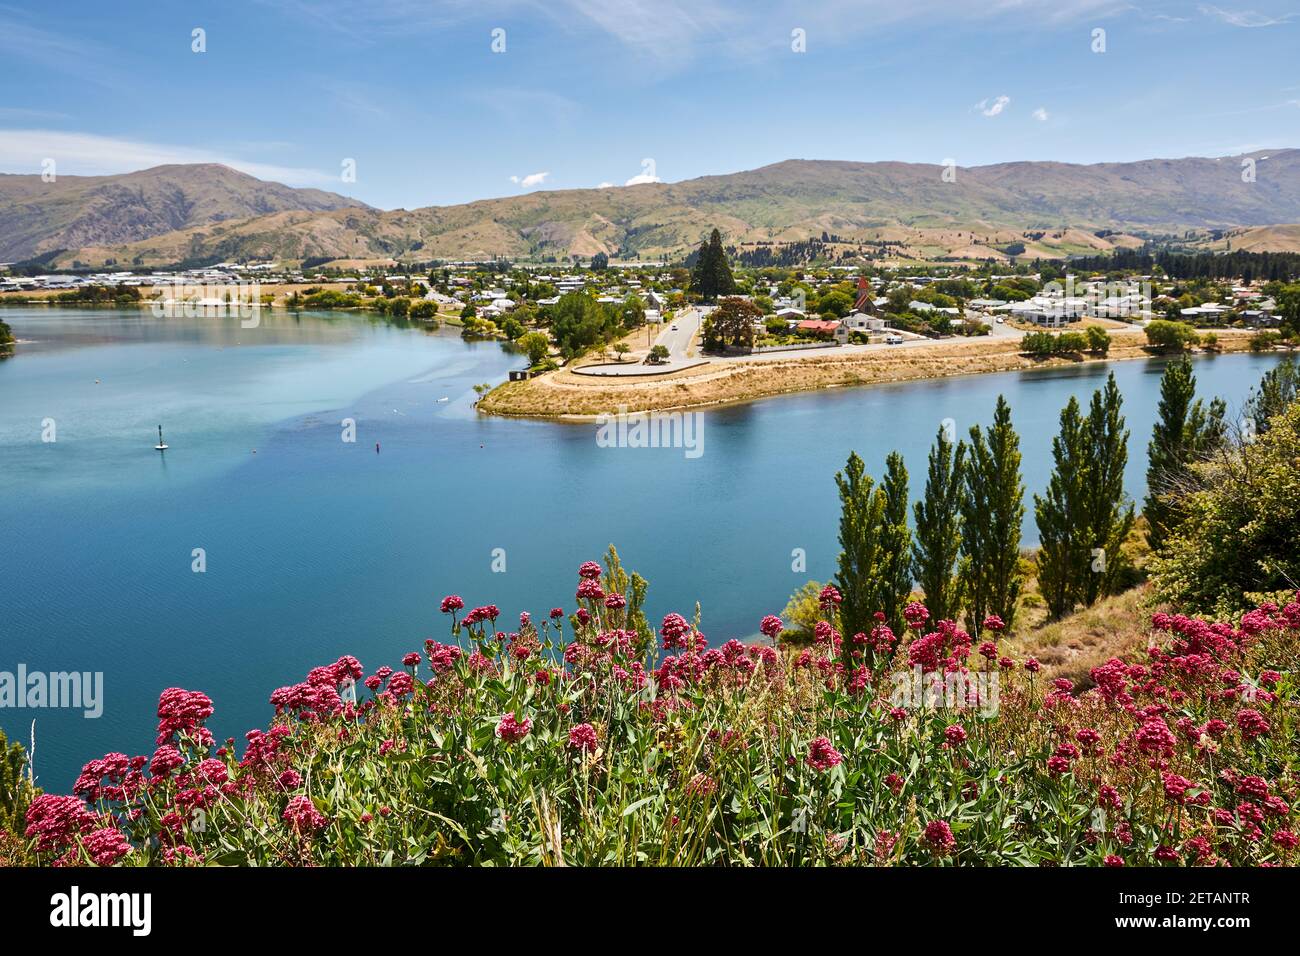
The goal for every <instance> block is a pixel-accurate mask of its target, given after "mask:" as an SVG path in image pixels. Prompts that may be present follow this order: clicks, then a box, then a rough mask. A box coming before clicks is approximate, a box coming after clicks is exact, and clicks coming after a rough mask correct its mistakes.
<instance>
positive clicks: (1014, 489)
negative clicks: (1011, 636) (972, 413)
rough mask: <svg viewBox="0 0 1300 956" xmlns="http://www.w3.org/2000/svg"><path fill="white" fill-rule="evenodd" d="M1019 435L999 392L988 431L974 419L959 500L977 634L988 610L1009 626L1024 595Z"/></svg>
mask: <svg viewBox="0 0 1300 956" xmlns="http://www.w3.org/2000/svg"><path fill="white" fill-rule="evenodd" d="M1024 499H1025V486H1024V482H1022V481H1021V478H1020V436H1019V435H1017V434H1016V430H1015V428H1014V427H1012V424H1011V406H1010V405H1008V404H1007V401H1006V399H1005V398H1004V397H1003V396H1001V395H999V396H998V404H997V408H996V409H995V410H994V412H993V424H992V425H991V426H989V429H988V432H987V437H986V436H985V433H984V432H982V431H981V430H980V427H979V426H978V425H974V426H972V427H971V430H970V451H969V455H968V457H967V461H966V469H965V475H964V482H963V494H962V501H961V513H962V541H961V550H962V565H961V568H962V570H961V577H962V593H963V595H964V597H965V599H966V628H967V630H968V631H970V632H971V633H972V634H974V635H976V636H978V635H979V632H980V629H981V627H982V625H983V623H984V619H985V618H986V617H988V615H990V614H996V615H997V616H998V617H1000V618H1002V621H1003V623H1004V624H1005V625H1006V626H1007V628H1008V629H1010V628H1011V625H1012V624H1013V623H1014V621H1015V616H1016V605H1017V602H1018V601H1019V599H1020V587H1021V578H1022V575H1021V572H1020V526H1021V524H1022V523H1023V521H1024V518H1025V500H1024Z"/></svg>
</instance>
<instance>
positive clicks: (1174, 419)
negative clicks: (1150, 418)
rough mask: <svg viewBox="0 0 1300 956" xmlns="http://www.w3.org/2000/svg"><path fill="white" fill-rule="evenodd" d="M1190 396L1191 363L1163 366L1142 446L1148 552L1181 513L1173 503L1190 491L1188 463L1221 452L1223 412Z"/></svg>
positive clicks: (1192, 385) (1218, 406) (1192, 392)
mask: <svg viewBox="0 0 1300 956" xmlns="http://www.w3.org/2000/svg"><path fill="white" fill-rule="evenodd" d="M1195 394H1196V376H1195V374H1194V373H1193V372H1192V363H1191V361H1190V360H1189V359H1187V358H1183V359H1181V360H1180V361H1176V362H1170V363H1169V364H1168V365H1166V366H1165V371H1164V375H1163V376H1162V377H1161V379H1160V407H1159V418H1157V420H1156V423H1155V426H1154V427H1153V428H1152V430H1151V442H1150V444H1149V445H1148V446H1147V496H1146V500H1145V501H1144V502H1143V504H1142V513H1143V514H1144V515H1145V516H1146V519H1147V542H1148V543H1149V544H1150V545H1151V548H1152V550H1153V551H1158V550H1159V549H1160V548H1161V547H1163V546H1164V543H1165V539H1166V537H1167V536H1168V533H1169V528H1170V526H1171V525H1172V524H1174V523H1175V522H1176V521H1177V519H1178V517H1179V515H1180V513H1181V510H1180V508H1179V505H1178V500H1179V498H1181V497H1182V496H1184V495H1186V494H1187V493H1188V492H1189V491H1190V488H1191V482H1192V480H1193V479H1192V468H1191V465H1192V463H1193V462H1194V461H1196V460H1198V459H1200V458H1201V457H1203V456H1205V455H1207V454H1209V453H1210V452H1212V451H1213V450H1214V449H1216V448H1218V447H1220V446H1222V444H1223V442H1224V440H1225V437H1226V434H1227V423H1226V413H1227V406H1226V405H1225V404H1224V402H1223V400H1222V399H1217V398H1216V399H1214V400H1213V401H1212V402H1210V403H1209V405H1208V406H1206V405H1205V404H1204V403H1203V402H1202V401H1201V400H1200V399H1197V400H1196V401H1194V402H1193V398H1194V396H1195Z"/></svg>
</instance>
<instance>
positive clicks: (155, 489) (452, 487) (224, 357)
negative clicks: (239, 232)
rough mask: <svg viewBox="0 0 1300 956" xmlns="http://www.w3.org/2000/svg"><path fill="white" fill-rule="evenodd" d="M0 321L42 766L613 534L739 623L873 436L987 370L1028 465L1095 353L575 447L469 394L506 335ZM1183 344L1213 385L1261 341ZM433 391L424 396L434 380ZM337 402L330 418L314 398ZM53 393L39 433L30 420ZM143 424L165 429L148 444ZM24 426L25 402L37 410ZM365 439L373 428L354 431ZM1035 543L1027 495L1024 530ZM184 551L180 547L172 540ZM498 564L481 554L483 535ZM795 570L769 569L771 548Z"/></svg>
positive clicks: (826, 520) (341, 650) (823, 573)
mask: <svg viewBox="0 0 1300 956" xmlns="http://www.w3.org/2000/svg"><path fill="white" fill-rule="evenodd" d="M2 315H3V318H4V319H5V321H7V322H8V323H9V324H10V325H11V326H12V327H13V329H14V332H15V334H16V335H17V336H18V338H19V339H20V340H22V341H23V343H24V344H23V345H20V347H19V354H18V356H17V357H16V358H13V359H10V360H8V361H4V362H0V488H2V489H3V495H4V499H3V505H0V587H2V588H3V595H4V612H3V614H0V671H9V672H13V671H15V670H16V669H17V666H18V664H20V663H22V664H25V665H26V666H27V668H28V670H29V671H38V670H39V671H68V670H77V671H92V672H94V671H102V672H103V674H104V713H103V716H102V717H100V718H98V719H85V718H84V717H83V716H82V715H81V713H80V711H70V710H49V709H46V710H26V709H24V710H15V709H0V728H3V729H4V731H5V732H6V733H7V734H8V735H9V736H10V737H11V738H12V739H17V740H21V741H24V742H26V741H27V740H28V738H29V734H30V725H31V721H32V719H33V718H35V719H36V747H37V750H36V769H37V772H38V774H39V776H40V781H41V782H42V783H43V784H44V785H45V786H46V788H48V789H54V790H66V789H67V788H68V787H70V785H71V783H72V780H73V779H74V777H75V776H76V773H77V770H78V769H79V768H80V766H81V765H82V764H83V763H84V762H85V761H86V760H88V759H90V758H91V757H97V756H100V755H102V754H103V753H105V752H108V751H112V750H121V751H127V752H129V753H152V749H153V728H154V724H155V723H156V718H155V709H156V705H157V698H158V693H159V691H161V690H162V689H163V688H165V687H170V686H181V687H187V688H191V689H197V690H203V691H205V692H206V693H208V694H209V695H210V696H211V697H212V698H213V700H214V702H215V704H216V709H217V711H216V716H215V717H214V719H213V721H212V724H213V728H214V731H215V732H216V734H217V736H218V737H219V738H220V737H224V736H235V737H237V738H242V735H243V733H244V732H245V731H246V730H248V729H249V728H252V727H263V726H265V725H266V723H267V722H268V720H269V719H270V716H271V708H270V707H269V705H268V704H267V698H268V696H269V694H270V692H271V691H272V690H273V689H275V688H276V687H278V686H281V685H283V684H288V683H292V682H296V681H297V680H300V679H301V678H302V677H303V675H305V673H306V671H307V670H308V669H309V668H310V667H312V666H314V665H316V664H320V663H327V662H330V661H333V660H335V659H336V658H337V657H338V656H339V655H340V654H345V653H346V654H354V655H356V656H357V657H359V658H360V659H361V661H362V663H363V664H364V665H366V666H367V668H369V669H370V670H373V669H374V668H375V667H377V666H379V665H381V664H389V665H396V664H397V663H398V661H399V659H400V657H401V655H402V654H403V653H404V652H406V651H409V650H415V649H418V648H419V646H420V645H421V644H422V643H423V641H424V639H425V638H426V637H435V638H438V639H444V638H445V636H446V630H445V623H444V620H443V619H442V616H441V615H440V614H438V611H437V601H438V599H439V598H440V597H441V596H442V595H444V594H447V593H452V592H455V593H459V594H461V595H462V596H464V598H465V600H466V602H467V603H468V604H470V605H473V604H482V603H489V602H491V603H495V604H497V605H499V606H500V607H501V608H502V611H503V613H504V615H505V617H504V619H503V620H504V622H509V621H511V620H513V619H514V617H515V616H516V615H517V614H518V612H519V611H521V610H529V611H531V612H533V613H534V614H535V615H536V614H544V613H545V612H546V611H547V610H548V609H549V608H550V607H552V606H554V605H561V606H564V607H565V608H566V609H571V608H572V606H573V588H574V583H575V580H576V573H575V572H576V569H577V566H578V564H579V563H581V562H582V561H583V560H587V559H593V558H599V557H600V556H601V554H602V553H603V552H604V550H605V548H606V546H607V545H608V544H610V543H611V542H613V543H615V544H617V546H618V548H619V551H620V553H621V555H622V557H623V559H624V562H625V564H626V565H627V566H629V567H631V568H634V569H636V570H638V571H640V572H641V573H642V574H643V575H645V576H646V577H647V578H648V579H649V581H650V592H649V604H650V607H649V611H650V613H651V617H652V619H653V618H657V617H659V616H662V615H663V614H665V613H667V612H668V611H671V610H679V611H682V612H683V613H685V614H687V615H689V614H690V612H691V611H692V610H693V608H694V602H695V601H696V600H697V599H699V600H701V601H703V602H704V606H703V623H702V628H703V630H704V631H705V633H706V634H708V636H709V638H710V639H711V641H713V642H715V643H716V642H720V641H723V640H726V639H728V638H731V637H737V636H740V637H744V636H748V635H751V634H753V633H754V632H755V631H756V629H757V622H758V621H759V619H760V618H761V616H762V615H763V614H765V613H769V612H779V611H780V609H781V608H782V606H783V605H784V603H785V600H786V598H787V597H788V595H789V593H790V592H791V591H792V590H793V589H794V588H796V587H797V586H798V585H800V584H801V583H803V581H805V580H806V579H807V578H809V577H814V578H817V579H819V580H824V579H826V578H827V577H829V576H830V575H832V574H833V573H834V567H835V557H836V553H837V550H838V548H837V544H836V528H837V520H838V499H837V497H836V494H835V486H834V483H833V480H832V476H833V474H834V472H835V471H836V469H838V468H841V467H842V466H843V463H844V460H845V458H846V457H847V455H848V453H849V452H850V451H851V450H857V451H858V452H859V454H861V455H862V456H863V458H864V459H865V460H866V462H867V467H868V469H869V470H870V471H871V472H872V473H873V474H877V475H878V474H880V472H881V470H882V467H883V460H884V457H885V455H886V454H887V453H888V452H889V451H890V450H891V449H895V448H896V449H898V450H900V451H901V452H903V454H904V455H905V457H906V459H907V464H908V468H909V471H910V472H911V474H912V484H913V493H914V494H916V493H917V492H918V491H919V489H920V486H921V485H922V483H923V481H924V474H925V455H926V452H927V450H928V448H929V445H930V443H931V441H932V440H933V438H934V434H935V431H936V430H937V428H938V427H939V423H940V422H941V421H942V420H943V419H945V418H952V419H954V420H955V421H956V423H957V426H958V429H959V432H961V433H962V434H964V433H965V431H966V429H967V428H968V427H969V426H970V425H972V424H975V423H981V424H986V423H987V422H988V420H989V418H990V417H991V415H992V410H993V405H994V402H995V401H996V398H997V396H998V394H999V393H1002V394H1005V395H1006V396H1007V398H1008V400H1009V401H1010V402H1011V406H1012V411H1013V417H1014V420H1015V424H1016V427H1017V428H1018V429H1019V430H1020V432H1021V435H1022V443H1023V451H1024V458H1025V461H1024V467H1025V481H1026V485H1027V486H1028V489H1029V490H1030V491H1031V492H1032V491H1041V489H1042V488H1043V486H1044V485H1045V484H1046V480H1047V475H1048V472H1049V470H1050V443H1051V438H1052V435H1053V434H1054V433H1055V431H1056V421H1057V416H1058V414H1059V412H1060V409H1061V407H1062V406H1063V405H1064V404H1065V402H1066V401H1067V400H1068V399H1069V397H1070V396H1071V395H1074V396H1077V397H1078V398H1079V399H1080V401H1083V402H1086V400H1087V398H1088V396H1089V395H1090V393H1091V392H1092V391H1093V390H1094V389H1095V388H1097V387H1098V386H1100V385H1101V384H1102V383H1103V382H1104V380H1105V375H1106V372H1107V370H1108V367H1107V366H1100V365H1095V364H1093V365H1086V366H1081V367H1076V368H1069V369H1060V370H1051V371H1043V372H1030V373H1007V374H999V375H985V376H971V377H965V378H956V379H947V380H942V381H934V382H916V383H909V384H902V385H891V386H876V387H869V388H856V389H836V390H831V391H826V392H820V393H813V394H808V395H801V396H790V397H782V398H778V399H773V400H768V401H762V402H757V403H753V404H749V405H745V406H738V407H734V408H727V409H722V410H717V411H713V412H709V413H707V414H706V416H705V419H704V425H703V438H704V453H703V454H702V455H701V456H699V457H697V458H687V457H686V456H685V454H684V453H683V450H681V449H611V448H601V447H598V446H597V444H596V442H595V427H594V426H592V425H563V424H553V423H546V422H531V421H516V420H503V419H494V418H485V417H481V416H479V415H478V413H477V412H475V411H474V408H473V402H474V399H475V397H476V396H475V393H474V390H473V386H474V385H475V384H478V383H484V382H491V383H496V382H498V381H500V380H501V379H503V378H504V377H505V374H506V372H507V371H508V370H509V369H511V368H517V367H520V366H521V365H522V364H523V362H522V360H521V359H520V358H519V357H518V356H514V355H510V354H507V353H506V352H504V351H503V350H502V348H501V347H500V346H499V345H498V344H496V343H490V342H483V343H466V342H463V341H461V339H460V338H459V336H458V335H457V334H456V333H455V332H454V331H453V332H438V333H433V334H430V333H427V332H423V331H420V330H415V329H409V328H398V327H393V326H390V325H385V324H382V323H378V322H373V321H367V320H366V319H364V318H358V317H356V316H348V315H338V314H328V313H324V314H321V313H316V314H304V315H302V316H301V317H290V316H279V317H275V318H272V319H266V318H264V319H263V321H262V323H261V325H260V326H259V327H258V328H256V329H244V328H241V327H240V323H239V321H238V320H233V319H232V320H222V319H158V318H155V317H153V316H152V315H150V314H148V313H144V312H138V311H130V312H113V311H99V310H97V311H77V310H54V309H45V308H28V309H6V310H5V311H4V312H3V313H2ZM1274 361H1275V360H1274V359H1272V358H1271V357H1264V356H1250V355H1230V356H1220V357H1215V358H1208V359H1199V360H1197V362H1196V373H1197V379H1198V385H1199V390H1200V394H1203V395H1204V394H1214V395H1221V396H1223V397H1224V398H1225V399H1226V400H1227V401H1228V403H1229V406H1230V408H1231V409H1233V411H1234V412H1235V411H1236V410H1238V409H1239V408H1240V406H1241V403H1242V402H1243V400H1244V399H1245V397H1246V395H1247V393H1248V391H1249V389H1250V388H1251V386H1252V385H1253V384H1254V383H1255V382H1257V381H1258V379H1259V376H1260V375H1261V374H1262V373H1263V372H1264V371H1265V370H1266V369H1267V368H1268V367H1270V365H1271V364H1273V363H1274ZM1162 366H1163V363H1162V362H1160V361H1158V360H1151V361H1134V362H1119V363H1116V364H1115V365H1113V366H1109V368H1113V369H1114V371H1115V375H1116V378H1117V379H1118V382H1119V385H1120V388H1121V389H1122V391H1123V393H1124V398H1125V414H1126V416H1127V419H1128V426H1129V428H1130V429H1131V430H1132V434H1133V437H1132V439H1131V440H1130V445H1129V449H1130V463H1129V472H1128V487H1129V489H1130V492H1131V494H1133V495H1134V496H1136V497H1138V498H1139V499H1140V497H1141V495H1142V492H1143V472H1144V470H1145V449H1146V442H1147V439H1148V437H1149V435H1150V430H1151V425H1152V423H1153V421H1154V419H1155V409H1156V403H1157V401H1158V398H1159V379H1160V373H1161V369H1162ZM444 398H445V399H446V400H445V401H442V400H441V399H444ZM344 418H352V419H354V420H355V421H356V441H355V442H354V443H345V442H344V441H342V439H341V436H342V433H343V429H342V427H341V425H340V423H341V421H342V420H343V419H344ZM47 419H52V420H53V424H54V428H55V430H56V437H57V440H56V441H54V442H43V441H42V430H43V428H44V427H45V426H44V425H43V423H44V422H45V421H46V420H47ZM159 423H161V424H162V425H163V427H164V429H165V432H166V438H167V441H168V443H169V444H170V445H171V449H170V450H169V451H168V452H167V453H166V455H165V456H164V455H160V454H159V453H158V452H156V451H154V450H153V445H154V443H155V442H156V441H157V434H156V427H157V425H158V424H159ZM47 431H48V429H47ZM376 442H378V443H379V444H380V451H379V453H376V451H375V444H376ZM1033 541H1034V528H1033V523H1032V514H1031V515H1030V516H1029V517H1028V521H1027V526H1026V542H1025V543H1026V544H1032V543H1033ZM195 548H202V549H204V551H205V553H206V559H207V570H206V572H205V573H202V574H196V573H194V572H193V571H192V570H191V563H192V560H193V558H192V557H191V555H192V552H193V549H195ZM498 548H499V549H503V550H504V553H505V568H506V570H505V573H497V572H494V571H493V570H492V566H493V551H494V549H498ZM797 548H799V549H803V550H804V552H806V554H807V571H806V572H803V573H796V572H794V571H792V570H791V564H792V552H793V551H794V549H797Z"/></svg>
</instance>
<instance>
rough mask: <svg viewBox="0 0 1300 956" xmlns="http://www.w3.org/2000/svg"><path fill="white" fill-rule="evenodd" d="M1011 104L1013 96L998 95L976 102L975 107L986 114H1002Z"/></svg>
mask: <svg viewBox="0 0 1300 956" xmlns="http://www.w3.org/2000/svg"><path fill="white" fill-rule="evenodd" d="M1010 105H1011V97H1009V96H1005V95H1004V96H996V97H994V98H992V99H988V98H987V97H986V98H985V99H982V100H980V101H979V102H978V103H976V104H975V109H977V110H979V111H980V112H981V113H983V114H984V115H985V116H1001V115H1002V111H1003V110H1005V109H1006V108H1007V107H1008V106H1010Z"/></svg>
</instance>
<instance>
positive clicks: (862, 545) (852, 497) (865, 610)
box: [835, 452, 886, 635]
mask: <svg viewBox="0 0 1300 956" xmlns="http://www.w3.org/2000/svg"><path fill="white" fill-rule="evenodd" d="M835 485H836V487H838V488H839V491H840V560H839V572H838V573H837V574H836V577H835V585H836V587H838V588H839V591H840V596H841V598H842V602H841V604H840V628H841V630H842V631H843V633H844V634H846V635H853V634H857V633H859V632H862V633H866V632H868V631H870V630H871V623H872V615H873V614H874V613H875V612H876V610H877V609H878V599H879V595H880V580H881V566H882V561H881V559H882V548H883V545H884V544H885V543H886V542H885V538H886V533H885V505H886V496H885V492H884V491H883V490H881V489H879V488H876V487H875V481H874V480H873V479H872V478H871V476H870V475H868V474H867V470H866V466H865V465H864V464H863V463H862V459H861V458H859V457H858V454H857V452H853V453H851V454H850V455H849V460H848V463H847V464H846V465H845V466H844V471H843V472H836V473H835Z"/></svg>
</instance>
